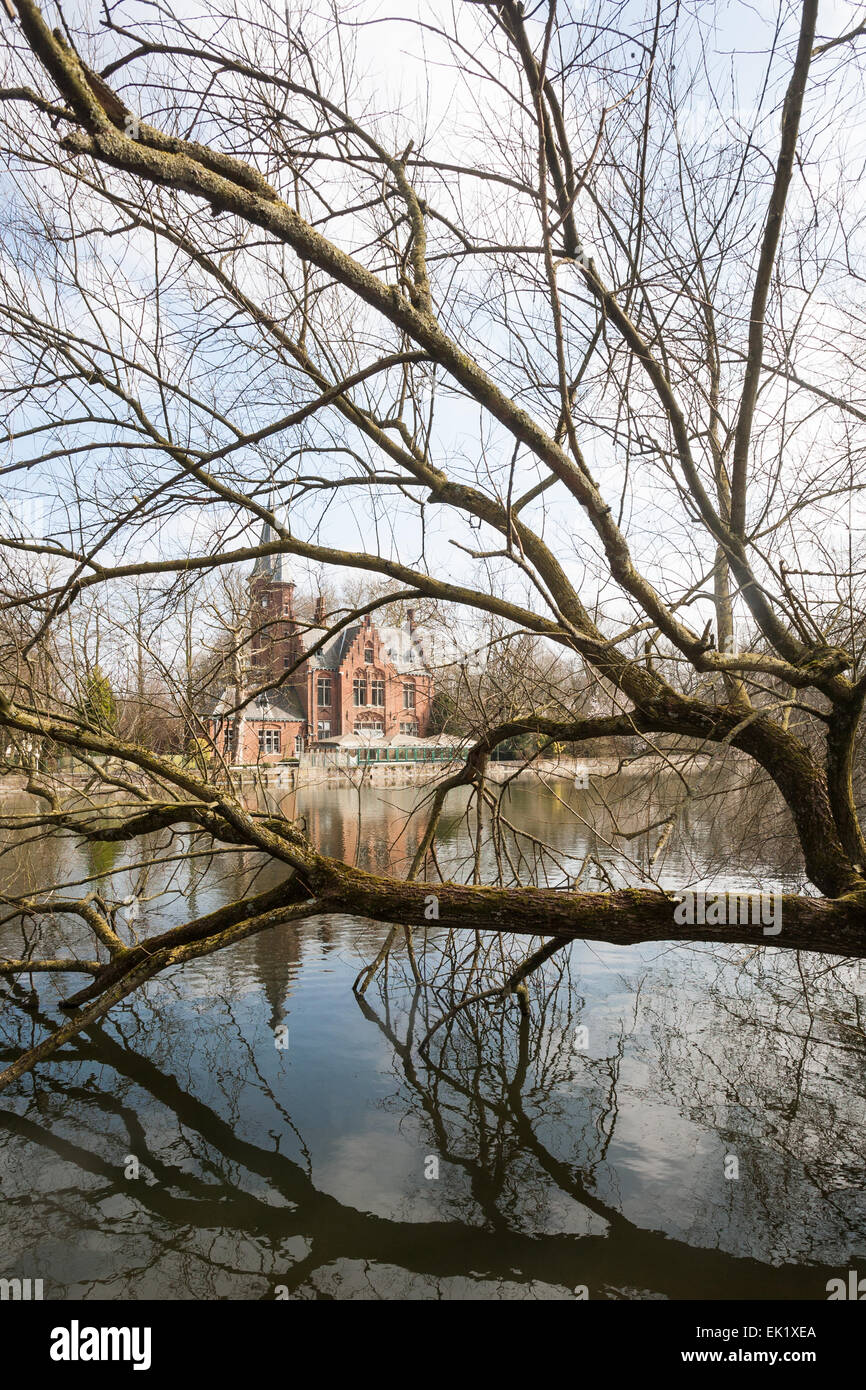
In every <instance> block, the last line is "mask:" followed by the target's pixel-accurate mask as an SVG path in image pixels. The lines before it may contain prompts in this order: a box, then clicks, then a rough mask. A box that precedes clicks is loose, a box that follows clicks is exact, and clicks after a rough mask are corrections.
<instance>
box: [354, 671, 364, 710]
mask: <svg viewBox="0 0 866 1390" xmlns="http://www.w3.org/2000/svg"><path fill="white" fill-rule="evenodd" d="M352 694H353V695H354V698H355V704H356V705H366V703H367V682H366V680H365V678H364V677H363V676H356V677H355V679H354V680H353V681H352Z"/></svg>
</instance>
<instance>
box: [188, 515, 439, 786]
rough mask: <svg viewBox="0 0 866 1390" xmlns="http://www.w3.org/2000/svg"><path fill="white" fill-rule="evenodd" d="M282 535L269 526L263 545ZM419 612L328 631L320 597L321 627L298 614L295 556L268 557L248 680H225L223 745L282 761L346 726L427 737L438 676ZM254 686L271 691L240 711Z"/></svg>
mask: <svg viewBox="0 0 866 1390" xmlns="http://www.w3.org/2000/svg"><path fill="white" fill-rule="evenodd" d="M276 539H277V537H276V535H275V534H274V532H273V531H272V530H271V528H270V527H269V526H267V525H266V526H265V528H264V530H263V532H262V544H266V543H268V542H270V541H274V540H276ZM414 617H415V615H414V612H413V610H412V609H411V608H410V609H409V612H408V618H407V622H406V623H405V624H404V625H403V626H402V627H384V626H380V625H378V624H376V623H375V622H374V621H373V619H372V618H371V617H370V615H369V614H367V615H366V616H365V617H364V618H363V619H362V620H361V621H360V622H356V623H352V624H350V625H349V626H348V627H346V628H344V629H343V630H342V631H341V632H338V633H337V634H336V636H332V637H329V636H328V635H327V631H328V630H327V628H325V627H324V626H323V625H322V624H323V622H324V605H323V603H322V600H321V599H319V600H318V602H317V604H316V611H315V616H314V618H313V625H312V626H309V625H307V624H304V623H303V622H301V621H300V620H299V618H298V617H297V614H296V612H295V585H294V582H293V580H292V579H291V578H290V577H289V573H288V569H287V565H286V557H285V556H283V555H267V556H260V557H259V559H258V560H257V561H256V563H255V566H254V568H253V572H252V574H251V576H250V619H251V621H250V634H251V635H250V649H249V650H250V665H249V669H248V671H247V673H246V680H244V679H243V678H242V677H239V678H238V680H237V681H236V682H235V683H234V684H233V685H230V686H229V687H228V688H227V689H226V691H225V692H224V694H223V696H222V698H221V699H220V700H219V701H218V702H217V705H216V707H215V709H214V711H213V714H212V716H211V719H210V728H209V733H210V736H211V738H212V740H213V742H214V744H215V746H216V748H217V751H218V752H219V753H220V754H221V755H222V756H223V757H225V758H226V759H227V760H229V761H231V762H234V763H255V762H277V761H279V760H280V759H281V758H286V757H292V756H293V755H294V754H296V753H299V752H301V751H302V750H303V749H304V748H305V747H307V746H308V745H309V744H319V745H326V746H327V745H328V743H329V742H331V741H332V740H337V739H339V740H340V741H341V743H343V744H344V743H345V738H344V737H343V736H345V735H357V736H358V737H359V739H361V740H362V741H363V742H364V743H366V742H367V741H368V740H369V739H371V738H372V739H376V738H382V739H393V737H394V736H395V735H396V736H397V737H399V736H401V735H402V736H404V737H406V738H408V739H417V738H419V737H421V738H423V737H424V736H425V735H426V733H427V728H428V725H429V722H430V703H431V699H432V695H433V677H432V675H431V674H430V671H429V669H428V667H427V663H426V660H425V656H424V646H423V636H422V633H421V632H420V630H419V629H418V628H417V627H416V625H415V620H414ZM250 686H252V687H253V689H255V690H259V691H261V692H262V693H260V694H258V695H252V696H250V698H249V699H248V700H247V702H246V703H244V704H243V705H242V708H241V709H240V710H239V711H236V707H237V706H238V705H240V704H241V702H242V701H243V697H244V694H245V693H246V692H247V691H248V690H249V688H250ZM262 687H266V689H264V690H263V691H262Z"/></svg>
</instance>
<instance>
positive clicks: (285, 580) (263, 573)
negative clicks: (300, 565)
mask: <svg viewBox="0 0 866 1390" xmlns="http://www.w3.org/2000/svg"><path fill="white" fill-rule="evenodd" d="M268 511H270V512H271V513H273V514H274V515H276V510H275V507H274V498H273V493H270V494H269V496H268ZM279 539H280V538H279V536H278V535H277V533H276V531H275V530H274V528H273V526H272V525H271V523H270V522H269V521H263V522H262V530H261V534H260V536H259V545H272V544H273V543H274V542H275V541H278V540H279ZM289 558H290V557H289V556H288V555H280V554H273V555H259V556H258V557H257V559H256V562H255V564H254V565H253V570H252V574H251V575H250V579H267V580H269V582H270V583H271V584H292V583H294V580H293V579H292V576H291V574H290V573H289Z"/></svg>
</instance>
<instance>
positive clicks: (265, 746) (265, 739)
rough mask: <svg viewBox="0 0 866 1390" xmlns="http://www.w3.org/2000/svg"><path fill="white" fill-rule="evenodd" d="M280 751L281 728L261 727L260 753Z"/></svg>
mask: <svg viewBox="0 0 866 1390" xmlns="http://www.w3.org/2000/svg"><path fill="white" fill-rule="evenodd" d="M279 751H280V731H279V729H259V752H260V753H279Z"/></svg>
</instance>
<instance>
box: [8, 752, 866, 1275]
mask: <svg viewBox="0 0 866 1390" xmlns="http://www.w3.org/2000/svg"><path fill="white" fill-rule="evenodd" d="M727 776H728V783H727V784H725V786H724V787H722V788H721V789H720V787H719V785H717V784H714V785H713V786H711V787H704V788H703V790H702V791H699V793H698V794H696V793H695V792H694V790H693V791H692V792H690V793H689V794H688V796H687V798H686V801H687V804H684V805H682V806H679V811H678V824H677V828H676V832H675V834H672V835H671V837H670V839H669V840H668V841H667V842H666V843H664V844H663V845H662V847H661V849H659V850H658V853H657V855H656V858H655V860H654V864H653V871H654V872H656V873H657V874H658V875H659V878H660V880H661V881H662V882H663V883H664V884H665V885H666V886H667V885H670V886H673V885H685V884H691V885H694V886H703V885H713V886H715V887H717V888H720V889H721V888H732V887H742V888H753V887H758V886H760V887H762V888H763V889H764V891H771V890H773V889H774V888H785V889H797V888H798V887H800V886H802V879H801V872H802V871H801V868H800V865H799V863H798V861H797V859H796V856H792V852H791V850H790V848H789V845H790V841H789V838H788V837H787V836H786V835H785V834H784V833H782V831H781V830H777V827H776V819H777V818H776V817H775V815H774V813H773V812H772V808H771V807H768V806H767V805H766V804H764V803H763V802H762V800H761V797H760V796H756V795H755V794H754V793H747V792H745V791H743V790H742V789H741V788H738V786H737V785H736V778H735V777H734V776H733V774H730V773H728V774H727ZM627 780H628V779H627V778H625V777H622V778H612V779H607V781H606V782H605V786H604V788H603V789H602V790H601V791H597V790H596V791H590V792H586V791H581V790H575V789H573V788H571V787H570V786H569V785H568V784H566V783H551V784H550V785H548V786H538V785H536V784H534V783H530V782H523V781H521V782H516V783H514V784H512V786H511V787H510V788H509V789H508V792H507V794H506V801H505V803H504V805H505V810H506V814H507V816H508V819H509V820H510V821H511V823H512V824H513V825H514V826H515V827H517V828H518V829H519V830H524V831H527V832H529V835H530V836H531V837H533V838H527V836H523V837H521V836H518V837H517V839H514V838H513V837H512V840H511V853H512V854H513V856H515V857H520V856H522V867H523V870H524V871H525V872H526V873H527V875H528V876H533V877H535V879H536V880H537V881H539V882H544V881H548V882H550V883H551V884H557V885H561V884H562V883H564V882H566V881H567V880H568V878H569V877H577V876H578V875H580V881H581V887H583V888H584V889H587V890H599V891H600V890H603V889H604V888H605V886H607V885H608V884H609V883H613V884H614V885H615V886H619V885H621V884H623V883H638V882H641V881H642V877H641V876H642V875H643V874H646V873H647V872H648V870H649V867H650V861H651V860H653V855H654V854H656V846H657V844H658V841H659V838H660V833H661V831H660V829H659V825H658V823H659V822H660V819H661V821H663V819H664V815H665V814H666V810H665V808H666V807H671V806H673V805H674V804H676V803H677V797H679V796H681V795H684V793H683V792H682V788H681V787H680V785H679V779H678V778H677V776H676V775H675V774H674V773H673V772H672V773H671V774H670V776H669V777H668V778H667V779H665V778H663V779H662V780H661V782H660V783H659V786H658V789H657V791H656V792H649V791H648V792H647V793H646V795H645V797H644V798H643V800H640V799H639V801H638V804H637V805H635V804H634V798H633V797H632V798H631V799H630V801H629V812H628V815H627V816H626V813H625V812H624V811H619V810H618V809H617V808H618V807H619V806H621V805H624V804H625V802H624V794H625V792H626V791H627V790H628V787H627V786H626V785H625V784H626V782H627ZM428 790H429V789H425V788H423V787H422V788H382V789H379V790H376V789H371V788H367V789H365V790H362V791H360V792H357V791H355V790H352V789H350V788H340V787H315V788H308V789H306V790H302V791H300V792H299V793H298V794H297V799H294V798H292V797H283V798H282V800H281V801H280V806H281V808H282V809H283V810H284V811H285V813H286V814H291V815H302V816H304V818H305V820H306V823H307V826H308V829H309V831H310V833H311V835H312V836H313V838H314V840H315V842H316V843H317V844H318V845H319V847H320V848H322V849H323V850H325V851H326V852H328V853H331V854H339V855H343V856H345V857H346V858H348V859H350V860H352V861H357V862H358V863H359V864H361V865H362V866H364V867H368V868H371V869H377V870H381V871H387V870H392V871H394V872H405V871H406V868H407V865H408V863H409V861H410V860H411V857H412V853H413V851H414V848H415V846H416V844H417V842H418V839H419V836H420V833H421V828H422V824H421V818H420V817H419V816H415V817H414V818H411V819H409V820H408V823H407V816H408V813H409V811H411V810H412V808H413V807H416V806H417V805H418V803H419V802H420V801H421V799H422V798H423V797H424V795H425V793H426V792H427V791H428ZM704 791H706V796H705V795H704ZM19 802H20V805H21V807H22V809H23V807H24V806H25V805H26V802H25V801H24V799H23V798H19V799H18V802H16V800H15V798H14V797H13V796H12V795H11V794H9V793H7V795H6V804H7V809H9V808H10V807H11V806H12V805H13V804H19ZM464 808H465V798H463V797H458V798H457V799H456V800H455V802H454V803H453V805H449V811H448V815H447V816H446V819H445V822H444V824H443V832H442V836H441V840H440V845H439V863H440V868H441V870H442V872H443V875H444V876H445V877H452V878H461V877H467V876H469V877H471V873H472V848H471V843H470V828H471V822H470V821H468V820H467V818H466V817H465V816H464V814H463V812H464ZM643 825H645V826H647V827H652V828H649V829H647V830H645V831H644V830H641V826H643ZM614 829H618V830H619V831H620V832H623V833H625V834H630V835H631V836H632V838H630V839H623V840H620V841H618V842H617V845H616V846H615V845H614V844H613V843H612V831H613V830H614ZM539 840H543V841H545V842H546V843H547V844H548V845H549V846H550V847H551V852H550V854H547V855H546V856H545V858H544V861H543V862H542V858H541V856H540V855H539V851H538V850H537V847H534V846H535V845H536V841H539ZM156 843H157V842H156V841H155V840H153V839H151V840H150V841H149V842H148V846H149V847H150V849H151V850H152V849H153V848H154V847H155V845H156ZM160 843H162V844H164V845H168V843H169V842H168V840H167V839H164V840H163V841H161V842H160ZM148 846H143V845H142V843H141V842H139V843H138V844H136V845H134V846H130V847H123V848H119V847H118V846H115V845H107V844H104V843H103V844H97V845H91V846H90V847H81V846H79V845H78V844H77V843H76V842H73V841H72V840H71V839H69V838H58V839H53V840H44V841H41V842H33V843H26V842H22V843H18V844H16V845H14V846H10V847H7V850H6V853H5V855H4V856H3V858H2V859H0V870H2V884H0V886H2V891H4V892H6V893H10V892H21V891H23V890H24V888H25V887H27V888H33V887H39V886H44V885H46V884H48V883H50V882H51V881H52V880H55V879H59V878H60V877H65V878H66V880H68V881H72V880H77V879H82V880H85V879H88V878H92V877H93V876H99V875H102V876H103V877H101V878H99V880H98V881H99V882H101V883H103V884H104V883H105V882H107V881H108V880H107V879H106V878H105V877H104V876H105V875H107V874H109V873H113V875H114V877H113V880H112V881H113V882H114V884H115V889H116V895H117V897H118V898H123V897H125V896H127V895H130V894H131V891H132V888H133V887H134V886H136V887H137V889H138V892H139V895H140V899H141V903H142V906H141V909H140V911H139V913H138V915H137V916H135V917H133V918H132V920H131V922H130V926H131V928H132V929H134V930H135V931H137V932H139V933H141V934H144V933H149V932H151V931H159V930H164V929H165V928H166V927H167V926H169V925H171V924H172V923H176V922H180V921H183V920H185V919H186V918H187V917H190V916H193V915H197V914H200V913H203V912H206V911H208V910H210V909H212V908H213V907H215V906H217V905H218V904H220V903H222V902H224V901H227V900H232V899H234V898H235V897H236V896H237V895H238V894H239V893H242V892H243V891H245V890H246V889H247V888H248V887H249V886H250V885H253V884H254V885H255V886H256V888H260V887H264V886H267V884H269V883H271V882H274V881H276V878H277V876H278V874H279V873H280V870H277V869H275V868H274V867H273V866H264V867H263V866H262V864H261V861H260V860H259V859H258V857H257V856H254V855H252V854H249V853H237V852H231V853H222V854H219V855H216V856H204V855H194V856H193V857H189V856H188V854H187V853H186V851H188V850H189V848H190V841H189V837H188V836H187V837H178V838H177V839H176V840H175V841H174V843H173V845H172V846H171V848H170V853H172V854H174V856H175V857H174V858H173V859H171V860H169V861H167V862H166V863H164V864H162V865H160V866H158V867H156V868H152V869H150V870H147V871H144V870H141V869H140V868H138V867H136V866H137V865H139V863H140V862H141V861H142V860H144V859H145V858H146V857H147V856H146V854H145V852H144V851H145V849H146V848H147V847H148ZM499 848H500V850H501V846H500V847H499ZM496 852H497V847H496V845H495V844H494V843H493V842H492V841H490V840H488V842H487V843H486V844H485V846H484V851H483V855H482V865H483V867H484V868H485V869H486V870H488V871H489V870H490V869H491V868H492V866H493V862H494V859H495V855H496ZM133 912H134V908H133V907H132V906H130V907H128V908H126V909H123V908H122V909H121V915H120V918H119V921H120V922H121V923H124V922H125V921H126V918H127V917H130V916H131V914H132V913H133ZM124 914H126V916H125V915H124ZM540 925H541V924H540ZM35 930H40V931H42V932H43V933H44V940H45V942H46V943H48V942H50V941H59V942H60V943H61V944H63V945H64V947H65V948H69V947H74V946H75V945H76V944H79V945H80V944H81V937H80V931H79V928H78V927H77V926H75V925H74V924H72V923H70V921H69V920H68V919H60V921H59V922H58V923H56V924H54V925H53V926H51V925H50V924H46V923H43V924H42V926H41V927H38V928H37V927H36V925H35V924H34V923H33V922H29V923H27V924H26V931H27V933H28V934H29V935H32V933H33V932H34V931H35ZM52 933H53V935H52ZM384 935H385V928H384V927H383V926H382V925H381V924H376V923H371V922H368V921H362V920H358V919H355V918H352V917H348V916H346V917H339V918H331V919H315V918H314V919H310V920H308V921H306V922H304V923H302V924H301V925H298V926H285V927H281V928H279V929H277V930H275V931H273V932H271V933H269V934H263V935H260V936H258V937H254V938H251V939H250V940H248V941H246V942H243V943H241V944H239V945H237V946H236V947H234V948H232V949H231V950H230V951H227V952H224V953H222V954H220V955H217V956H214V957H211V958H209V959H205V960H202V961H200V962H196V963H194V964H192V965H190V966H187V967H185V968H183V969H181V970H177V971H175V972H173V973H172V974H171V975H168V976H164V977H161V978H160V979H159V980H158V981H157V982H154V983H151V984H150V985H149V986H148V987H147V990H146V992H145V993H144V994H143V995H133V996H131V997H130V998H129V999H127V1000H126V1001H125V1002H124V1004H122V1005H121V1006H120V1007H118V1008H116V1009H115V1011H114V1012H113V1013H112V1014H110V1015H109V1017H108V1019H107V1020H105V1021H104V1022H103V1023H102V1024H101V1025H99V1026H97V1027H94V1028H93V1029H92V1030H91V1031H90V1032H89V1033H87V1034H85V1035H83V1036H82V1037H80V1038H79V1039H78V1040H77V1041H76V1042H75V1043H73V1044H72V1045H70V1046H69V1047H68V1048H67V1050H66V1051H64V1052H63V1053H62V1054H61V1055H60V1056H59V1057H58V1058H55V1059H53V1060H52V1061H51V1062H50V1063H48V1064H45V1065H43V1066H41V1067H40V1068H38V1069H37V1071H36V1072H35V1074H32V1075H30V1076H27V1077H26V1078H24V1079H23V1080H22V1081H20V1082H19V1083H18V1084H17V1085H16V1086H15V1087H14V1088H13V1089H12V1090H10V1091H8V1092H6V1093H5V1095H4V1096H3V1097H2V1099H0V1179H2V1181H0V1200H2V1212H3V1218H4V1223H3V1224H4V1232H3V1242H2V1244H3V1259H2V1264H3V1266H4V1268H2V1269H0V1275H2V1276H5V1277H7V1278H9V1277H13V1276H18V1277H30V1278H41V1279H42V1280H43V1281H44V1291H45V1297H46V1298H56V1299H69V1300H80V1299H125V1300H135V1299H144V1298H162V1299H274V1298H292V1299H377V1298H383V1299H394V1298H412V1299H436V1298H449V1299H453V1298H477V1299H489V1298H496V1299H501V1298H506V1299H573V1298H575V1297H584V1296H588V1297H589V1298H590V1299H652V1298H665V1299H681V1298H706V1299H716V1298H745V1297H750V1298H772V1299H777V1298H806V1299H817V1300H822V1299H825V1298H826V1296H827V1294H826V1284H827V1281H828V1280H829V1279H830V1278H834V1277H839V1276H840V1275H841V1276H842V1277H844V1276H845V1274H846V1272H847V1271H848V1270H849V1269H850V1268H856V1267H857V1265H858V1262H859V1265H860V1268H861V1272H866V1269H864V1267H866V1196H864V1169H866V1142H864V1141H866V1067H864V1061H866V1039H864V1023H866V1010H864V1003H863V989H862V986H863V980H864V970H863V965H862V964H860V963H850V964H846V963H844V962H836V961H833V960H831V959H829V958H827V957H820V956H817V955H810V954H806V953H791V952H786V951H784V950H780V949H777V948H776V947H775V946H768V947H766V948H759V949H754V948H750V947H727V948H724V949H719V948H718V947H714V946H709V945H706V946H705V945H695V946H687V947H683V946H672V945H670V944H665V943H662V944H659V943H651V944H645V945H640V946H634V947H629V948H623V947H613V946H604V945H599V944H598V943H579V942H578V943H574V944H573V945H572V946H571V947H570V948H568V949H565V950H561V951H560V952H558V953H556V954H554V955H553V956H552V957H551V958H550V959H549V960H548V961H547V962H546V964H545V965H544V966H543V968H542V969H540V970H539V971H538V972H536V973H535V974H534V975H533V976H531V977H530V981H529V994H530V1011H529V1017H523V1016H522V1015H521V1011H520V1009H519V1008H518V1007H517V1004H516V1002H515V1001H514V1000H511V1001H509V1002H508V1003H503V1002H502V1001H501V1000H499V999H491V998H484V999H481V1000H478V1001H475V1002H472V1001H473V997H474V996H475V995H477V994H479V993H483V992H484V990H485V989H486V988H489V987H491V985H493V984H496V983H497V982H498V981H501V979H502V978H503V972H504V970H506V969H507V968H508V965H509V963H511V962H514V963H516V962H517V961H519V960H520V959H521V957H522V956H524V955H525V954H527V953H528V952H529V950H531V949H532V948H533V947H536V946H538V945H539V944H540V942H539V941H538V940H532V941H531V940H529V939H527V938H524V939H522V940H517V939H514V940H499V939H498V938H495V937H492V936H489V935H483V936H481V937H478V938H476V936H475V935H474V934H473V933H464V934H462V935H459V936H454V937H451V936H449V935H448V934H447V933H446V932H444V931H443V930H442V929H440V928H439V927H438V925H437V923H436V922H435V921H434V922H431V923H430V928H429V931H428V933H427V936H426V939H424V936H423V934H422V933H418V932H416V934H415V948H416V954H417V959H418V966H419V970H420V972H421V974H422V975H423V977H424V988H423V989H419V988H418V986H417V984H416V982H415V979H414V976H413V972H412V970H411V969H410V963H409V960H408V957H407V954H406V950H405V945H404V943H403V942H402V940H401V941H400V943H399V946H398V948H395V951H394V953H393V954H392V956H391V957H390V959H389V961H388V966H387V970H386V971H380V973H379V974H378V976H377V977H376V979H375V980H374V982H373V983H372V984H371V986H370V988H369V989H368V991H367V993H366V995H365V996H364V997H363V998H362V999H361V998H359V997H357V996H356V995H355V994H354V993H353V990H352V983H353V981H354V980H355V978H356V976H357V975H358V973H359V971H360V970H361V969H362V967H363V966H364V965H365V963H368V962H369V961H371V960H372V959H373V957H374V956H375V954H376V951H377V949H378V947H379V945H380V944H381V942H382V940H383V938H384ZM20 948H21V929H20V927H19V926H13V925H11V924H9V925H6V926H5V927H3V928H0V951H2V952H3V953H5V954H9V955H12V954H14V955H18V954H19V953H20ZM90 953H91V954H92V951H91V952H90ZM76 978H78V977H76ZM43 979H44V977H43ZM22 985H23V986H25V987H26V985H27V981H23V982H22ZM0 990H2V991H3V998H2V1009H0V1019H2V1032H0V1044H2V1051H3V1057H4V1061H5V1062H8V1061H9V1060H11V1057H12V1056H13V1055H14V1054H15V1051H16V1049H18V1048H20V1047H21V1046H22V1045H24V1046H27V1045H30V1044H31V1043H32V1041H34V1040H35V1039H36V1038H37V1037H38V1036H39V1033H40V1029H41V1028H42V1027H43V1026H44V1025H45V1024H50V1023H51V1022H53V1021H55V1020H56V1019H57V1017H58V1013H57V1011H56V1008H55V1004H56V1000H57V999H58V998H59V997H60V996H61V993H62V989H61V987H60V986H59V985H53V984H51V983H50V982H48V983H41V984H40V1009H39V1011H37V1012H24V1011H22V1010H20V1009H18V1008H15V1007H13V1005H12V1003H11V1001H10V997H9V996H10V988H9V986H8V985H0ZM67 992H68V991H67ZM467 1001H468V1002H467ZM443 1020H444V1021H443ZM436 1025H438V1026H436ZM431 1030H432V1031H431Z"/></svg>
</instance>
